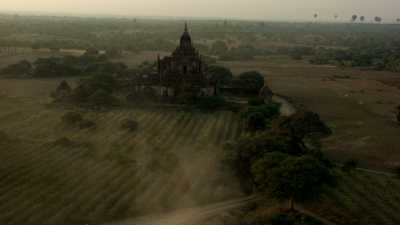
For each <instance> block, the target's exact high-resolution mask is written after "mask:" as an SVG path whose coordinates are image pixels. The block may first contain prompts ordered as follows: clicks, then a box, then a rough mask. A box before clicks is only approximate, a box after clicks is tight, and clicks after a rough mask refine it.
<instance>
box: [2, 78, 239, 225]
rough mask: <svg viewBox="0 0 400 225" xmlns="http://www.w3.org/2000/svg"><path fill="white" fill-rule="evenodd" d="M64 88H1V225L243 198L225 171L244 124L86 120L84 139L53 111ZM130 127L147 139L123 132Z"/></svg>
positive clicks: (170, 117)
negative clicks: (53, 97)
mask: <svg viewBox="0 0 400 225" xmlns="http://www.w3.org/2000/svg"><path fill="white" fill-rule="evenodd" d="M58 82H59V81H57V80H12V79H8V80H7V79H2V80H0V87H1V90H2V96H1V97H0V131H1V132H3V133H5V134H6V136H5V135H4V134H3V133H1V134H0V158H1V160H2V163H1V164H0V184H1V185H0V224H2V225H21V224H29V225H36V224H37V225H45V224H49V225H54V224H57V225H62V224H67V225H71V224H99V223H103V222H106V221H113V220H118V219H122V218H126V217H135V216H140V215H144V214H147V213H149V212H151V213H154V212H164V211H169V210H173V209H176V208H186V207H193V206H197V205H202V204H206V203H210V202H218V201H222V200H226V199H231V198H234V197H237V196H240V195H241V193H240V192H239V191H237V190H238V187H237V183H236V181H235V180H234V179H232V178H231V177H230V176H229V174H226V172H224V171H222V170H221V168H220V167H219V165H220V163H219V160H220V159H221V153H222V146H223V144H224V143H225V142H226V141H227V140H230V139H234V138H235V137H237V136H238V135H239V134H240V132H241V125H240V122H239V119H238V115H236V114H234V113H231V112H217V113H214V114H201V113H190V112H183V111H175V110H156V109H152V110H150V109H120V110H112V111H107V112H92V111H81V113H82V114H83V115H84V117H85V118H87V119H89V120H92V121H94V122H95V123H96V128H95V129H83V130H80V129H78V128H71V127H68V126H65V125H63V124H62V123H61V116H62V115H63V114H64V113H65V112H67V111H70V110H67V109H60V108H55V107H51V106H48V105H47V103H48V101H49V99H48V97H47V96H48V93H49V92H50V90H51V89H53V88H54V87H55V86H56V84H57V83H58ZM127 118H130V119H134V120H137V121H138V122H139V130H137V131H135V132H128V131H126V130H122V129H121V127H120V126H121V121H123V120H124V119H127ZM63 138H64V139H63ZM65 138H68V139H69V140H70V141H68V140H66V139H65Z"/></svg>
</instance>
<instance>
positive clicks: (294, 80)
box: [221, 57, 400, 169]
mask: <svg viewBox="0 0 400 225" xmlns="http://www.w3.org/2000/svg"><path fill="white" fill-rule="evenodd" d="M221 64H223V65H225V66H227V67H230V68H231V69H232V70H233V71H234V72H235V73H236V74H238V73H240V72H243V71H247V70H259V71H262V72H263V73H264V74H265V76H266V80H267V82H268V84H269V85H270V86H271V88H272V90H273V91H274V92H276V93H278V94H281V95H284V96H287V97H289V98H290V99H292V100H294V102H295V103H297V104H302V105H304V106H305V107H306V108H308V109H311V110H313V111H315V112H318V113H319V114H320V116H321V117H322V119H323V120H325V121H326V122H327V123H328V124H329V125H330V127H331V128H333V130H334V135H333V136H332V137H330V138H329V139H328V140H326V142H325V147H326V151H327V153H328V154H329V155H330V156H331V157H333V158H335V159H338V160H345V159H348V158H352V157H353V158H356V159H359V160H360V161H361V163H362V165H363V166H368V167H373V168H380V169H382V168H393V167H394V166H396V165H400V140H399V134H400V126H398V125H397V124H396V123H395V114H394V110H395V107H396V106H398V105H400V89H398V88H396V87H395V86H393V85H388V83H386V84H385V82H384V81H386V82H390V83H389V84H393V83H394V82H393V81H396V80H397V81H398V80H400V74H396V73H390V72H377V71H362V70H357V69H341V68H337V67H333V66H314V65H310V64H307V63H304V62H302V61H293V60H289V59H287V58H285V57H274V58H267V59H259V60H257V61H249V62H225V63H221Z"/></svg>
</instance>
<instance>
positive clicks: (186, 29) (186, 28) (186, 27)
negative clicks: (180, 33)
mask: <svg viewBox="0 0 400 225" xmlns="http://www.w3.org/2000/svg"><path fill="white" fill-rule="evenodd" d="M185 32H188V25H187V22H185Z"/></svg>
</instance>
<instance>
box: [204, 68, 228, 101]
mask: <svg viewBox="0 0 400 225" xmlns="http://www.w3.org/2000/svg"><path fill="white" fill-rule="evenodd" d="M208 72H209V73H210V79H211V81H212V82H213V83H214V94H215V95H216V94H217V92H218V91H217V90H218V87H219V86H220V85H226V84H229V82H231V80H232V78H233V74H232V72H231V71H230V70H229V69H228V68H225V67H222V66H216V65H214V66H210V67H209V68H208Z"/></svg>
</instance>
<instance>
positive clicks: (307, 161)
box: [252, 155, 334, 211]
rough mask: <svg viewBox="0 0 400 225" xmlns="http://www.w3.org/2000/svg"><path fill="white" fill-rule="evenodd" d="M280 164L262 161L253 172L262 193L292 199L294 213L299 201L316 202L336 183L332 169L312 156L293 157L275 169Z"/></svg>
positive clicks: (253, 168) (291, 204)
mask: <svg viewBox="0 0 400 225" xmlns="http://www.w3.org/2000/svg"><path fill="white" fill-rule="evenodd" d="M279 157H282V156H279ZM277 158H278V157H277ZM278 161H279V160H276V159H275V160H272V163H271V161H268V160H259V161H257V162H256V163H255V164H254V165H253V167H252V173H253V174H254V176H255V181H256V183H257V185H258V186H257V189H258V190H259V191H261V192H264V193H267V194H269V195H270V196H272V197H274V198H277V199H280V200H289V202H290V209H291V210H292V211H293V210H294V209H295V202H297V201H307V200H312V199H314V198H316V197H318V196H319V195H320V194H321V193H322V191H323V187H324V186H326V185H328V184H333V180H334V179H333V175H332V174H331V171H330V169H329V168H327V167H326V166H325V165H324V164H322V163H321V162H320V161H319V160H318V159H316V158H314V157H312V156H307V155H305V156H300V157H291V156H289V157H287V158H286V159H285V160H283V161H281V163H279V164H278V166H274V164H276V163H277V162H278Z"/></svg>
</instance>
